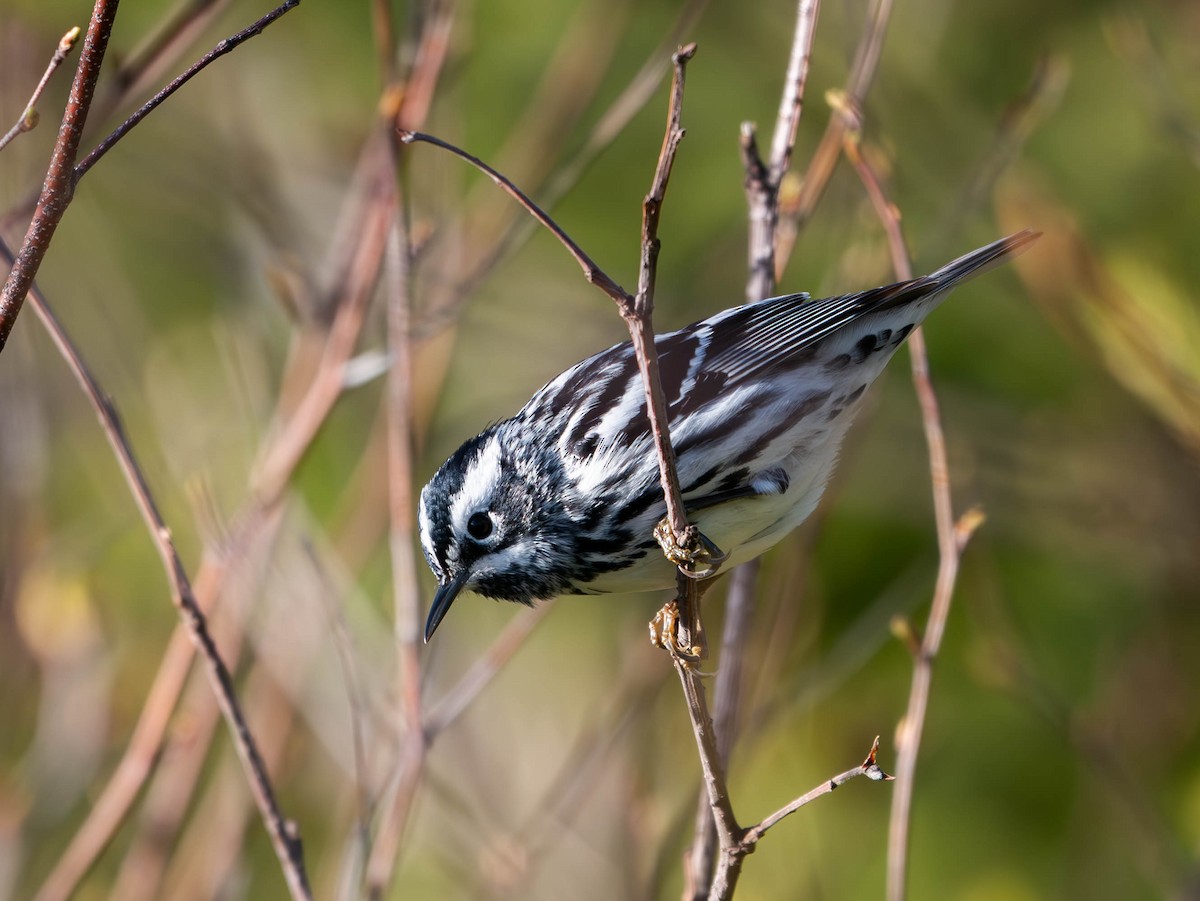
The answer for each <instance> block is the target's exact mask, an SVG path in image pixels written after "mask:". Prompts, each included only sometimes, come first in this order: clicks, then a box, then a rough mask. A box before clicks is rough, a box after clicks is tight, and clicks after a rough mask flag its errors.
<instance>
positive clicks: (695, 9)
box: [418, 0, 708, 335]
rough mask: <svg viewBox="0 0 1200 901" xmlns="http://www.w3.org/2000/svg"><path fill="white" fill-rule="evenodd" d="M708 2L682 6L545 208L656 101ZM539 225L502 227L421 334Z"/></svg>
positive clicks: (547, 194) (554, 183) (446, 316)
mask: <svg viewBox="0 0 1200 901" xmlns="http://www.w3.org/2000/svg"><path fill="white" fill-rule="evenodd" d="M707 3H708V0H688V2H687V3H686V4H685V5H684V7H683V8H682V9H680V11H679V14H678V16H677V17H676V19H675V21H674V22H673V23H672V25H671V28H670V29H669V31H668V33H667V35H666V37H664V38H663V40H662V41H661V42H660V43H659V45H658V46H657V47H655V48H654V49H653V50H652V51H651V52H650V55H649V56H648V57H647V58H646V61H645V62H644V63H643V64H642V67H641V69H639V70H638V71H637V72H636V73H635V74H634V75H633V77H632V78H631V79H630V80H629V82H628V84H627V85H626V86H625V88H624V90H622V91H621V93H620V94H618V95H617V97H616V99H614V100H613V102H612V103H611V104H610V105H609V107H608V108H607V110H605V111H604V113H602V114H601V115H600V117H599V118H598V119H597V120H596V123H595V124H594V125H593V126H592V128H591V131H589V132H588V135H587V137H586V138H585V139H584V141H583V143H582V145H581V146H580V148H579V150H578V151H576V153H575V155H574V156H572V157H571V158H570V159H569V160H568V161H567V162H566V163H565V164H563V165H562V166H560V167H559V169H558V170H557V171H556V172H555V173H554V174H552V175H551V176H550V177H549V178H548V179H547V180H546V182H545V184H544V185H543V186H542V187H541V188H539V190H538V192H537V193H538V195H539V198H540V199H539V203H540V205H541V206H542V207H543V208H544V209H550V208H553V207H554V206H556V205H557V204H558V202H559V201H560V200H562V198H563V197H565V196H566V195H567V194H568V193H569V191H570V190H571V188H572V187H574V186H575V184H577V183H578V181H579V179H580V178H582V177H583V175H584V173H585V172H586V171H587V170H588V167H590V166H591V164H592V163H593V162H595V160H596V159H597V158H598V157H599V156H600V155H601V154H602V153H603V152H604V150H605V149H606V148H607V147H608V146H609V145H610V144H612V142H613V141H614V140H616V138H617V136H618V135H619V134H621V132H622V131H623V130H624V129H625V127H626V126H627V125H628V124H629V122H630V120H632V119H633V117H634V116H635V115H636V114H637V113H638V112H639V111H641V109H642V108H643V107H644V106H645V105H646V104H647V103H649V102H650V100H651V98H652V97H653V95H654V91H655V90H656V89H657V87H658V84H659V82H660V81H661V80H662V71H663V67H664V64H663V58H664V57H665V56H666V54H667V53H668V52H670V50H669V48H672V47H678V46H679V42H680V41H681V40H682V39H683V37H684V36H685V35H686V34H687V33H688V32H689V31H690V30H691V27H692V26H693V25H694V24H695V22H696V20H697V19H698V18H699V17H700V14H701V13H702V12H703V10H704V7H705V6H706V5H707ZM573 102H576V103H577V102H579V99H578V97H573ZM530 117H532V113H530ZM501 152H502V153H504V152H505V151H501ZM460 218H462V219H464V220H465V219H470V218H473V216H471V215H468V214H462V215H461V217H460ZM485 218H486V217H485ZM489 221H490V220H489ZM537 225H538V223H537V220H535V219H531V218H529V217H528V216H522V217H521V218H520V219H519V220H518V221H517V222H515V223H509V224H507V225H505V226H504V227H503V228H501V229H499V232H500V233H499V234H498V235H497V236H496V237H495V238H493V239H491V240H490V243H487V244H485V245H484V246H483V247H482V249H480V250H479V251H477V252H475V253H474V254H473V256H472V259H471V260H470V261H469V262H468V263H466V264H465V266H463V267H462V268H463V269H465V274H461V275H460V274H459V273H458V270H457V269H456V271H455V276H454V278H453V279H448V280H446V285H447V288H446V290H445V294H446V296H445V297H443V298H439V299H437V300H435V301H434V302H432V303H431V304H430V305H429V306H428V307H427V308H426V310H425V311H424V315H423V317H422V321H421V323H420V326H419V329H418V332H419V334H421V335H428V334H430V333H433V332H436V331H438V330H440V329H442V328H445V327H446V326H447V325H448V324H449V323H451V322H453V321H454V319H455V316H456V314H457V312H458V310H459V308H460V307H461V305H462V302H463V299H464V298H465V297H467V296H469V295H470V294H471V292H472V291H473V290H474V288H475V286H477V285H478V284H479V283H480V282H481V281H483V279H485V278H486V277H487V276H488V274H489V273H490V272H491V271H492V270H493V269H495V267H496V265H497V264H498V263H499V262H500V260H502V259H503V258H504V256H505V255H506V254H510V253H512V252H513V251H514V250H515V249H517V248H518V247H520V246H521V245H522V244H523V243H524V242H525V241H526V240H527V239H528V238H529V237H530V236H531V235H532V234H534V230H535V229H536V228H537Z"/></svg>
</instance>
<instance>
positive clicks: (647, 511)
mask: <svg viewBox="0 0 1200 901" xmlns="http://www.w3.org/2000/svg"><path fill="white" fill-rule="evenodd" d="M1038 237H1040V233H1039V232H1036V231H1033V230H1030V229H1026V230H1024V231H1021V232H1018V233H1016V234H1013V235H1010V236H1009V237H1006V238H1002V239H1000V240H998V241H995V242H993V243H991V244H988V245H986V246H985V247H981V248H979V249H977V250H974V251H972V252H971V253H968V254H966V255H964V256H962V257H959V258H958V259H956V260H954V261H952V262H950V263H947V264H946V265H945V266H943V267H941V268H940V269H938V270H936V271H935V272H933V273H931V274H929V275H925V276H922V277H919V278H913V279H909V280H906V281H901V282H898V283H896V284H891V285H885V286H883V287H879V288H873V289H870V290H866V291H860V292H857V293H852V294H843V295H839V296H836V297H827V298H824V299H820V300H812V299H810V297H809V295H808V294H787V295H783V296H780V297H773V298H769V299H766V300H760V301H756V302H753V303H747V304H744V305H741V306H736V307H731V308H730V309H727V310H724V311H722V312H720V313H717V314H716V315H714V316H711V317H709V318H708V319H704V320H701V321H699V322H696V323H693V324H692V325H689V326H686V327H685V328H682V329H679V330H678V331H674V332H670V333H667V334H662V335H658V336H656V337H655V347H656V348H657V351H658V361H659V370H660V375H661V380H662V387H663V392H664V395H665V401H666V417H667V422H668V424H669V432H670V438H671V445H672V447H673V449H674V452H675V457H676V466H677V472H678V477H679V485H680V488H681V493H682V498H683V502H684V506H685V509H686V512H687V515H688V518H689V521H690V522H691V523H692V524H694V525H695V526H696V527H697V528H698V529H699V531H700V532H701V533H702V535H703V536H705V538H706V539H707V541H708V543H709V544H710V545H715V547H716V548H719V549H720V550H721V552H722V553H723V554H724V555H725V560H724V565H725V566H727V567H731V566H735V565H737V564H739V563H743V562H745V561H747V560H750V559H753V558H754V557H757V556H759V555H760V554H762V553H763V552H765V551H766V550H767V549H768V548H770V547H771V546H773V545H774V544H776V543H777V542H778V541H780V539H782V538H783V537H784V536H785V535H787V534H788V533H789V532H790V531H792V529H794V528H795V527H796V526H798V525H799V524H800V523H801V522H803V521H804V520H805V519H806V518H807V517H808V516H809V515H810V514H811V513H812V512H813V510H814V509H815V508H816V506H817V503H818V501H819V500H820V498H821V495H822V493H823V491H824V489H825V486H826V484H827V483H828V481H829V479H830V476H831V474H832V473H833V470H834V467H835V465H836V462H837V457H838V452H839V449H840V447H841V443H842V439H843V437H844V436H845V434H846V432H847V430H848V429H849V427H850V425H851V423H852V422H853V420H854V418H855V415H856V414H857V412H858V410H859V409H860V407H861V406H862V403H863V397H864V395H865V394H866V391H867V389H868V388H869V387H870V385H871V383H872V382H874V381H875V380H876V378H878V376H879V374H880V373H881V372H882V371H883V368H884V366H885V364H886V363H887V361H888V360H889V359H890V358H891V357H892V355H893V354H894V353H895V351H896V349H897V348H898V347H899V346H900V345H901V344H902V343H903V342H904V340H905V339H906V338H907V337H908V335H909V334H910V333H911V332H912V330H913V329H914V328H916V327H917V326H918V325H919V324H920V323H921V322H922V320H924V319H925V317H926V316H927V315H928V314H929V313H930V312H931V311H932V310H933V309H934V308H935V307H936V306H938V304H939V303H940V302H941V301H942V300H943V299H945V297H946V295H947V294H948V293H949V291H950V290H951V289H952V288H954V287H955V286H957V285H959V284H961V283H962V282H964V281H966V280H967V279H969V278H971V277H973V276H976V275H979V274H980V273H982V272H984V271H986V270H988V269H991V268H993V267H994V266H997V265H999V264H1001V263H1003V262H1005V261H1007V260H1009V259H1011V258H1012V257H1013V256H1015V255H1016V254H1018V253H1020V252H1022V251H1024V250H1025V249H1027V248H1028V247H1029V245H1031V244H1032V243H1033V242H1034V241H1036V240H1037V238H1038ZM665 514H666V506H665V500H664V497H663V491H662V487H661V483H660V478H659V469H658V457H657V454H656V451H655V446H654V440H653V436H652V434H651V430H650V423H649V418H648V416H647V414H646V402H645V389H644V386H643V381H642V376H641V374H640V371H639V369H638V364H637V360H636V358H635V356H634V351H633V348H632V345H631V343H630V342H628V341H627V342H624V343H622V344H616V345H614V346H612V347H609V348H608V349H607V350H602V351H600V352H599V353H597V354H595V355H593V356H591V357H588V358H587V359H586V360H583V361H582V362H580V363H577V364H575V365H574V366H572V367H571V368H569V369H567V370H566V371H565V372H563V373H561V374H560V375H558V376H557V377H556V378H554V379H552V380H551V381H550V382H548V383H547V384H546V385H545V386H544V387H542V388H541V389H539V390H538V391H537V392H536V393H535V394H534V395H533V397H532V398H530V400H529V402H528V403H526V404H525V406H524V407H522V408H521V410H520V411H519V412H517V413H516V415H514V416H512V417H511V418H509V419H504V420H501V421H499V422H496V423H494V424H492V425H490V426H488V427H487V428H485V429H484V430H483V431H482V432H480V433H479V434H477V435H476V436H475V437H473V438H470V439H469V440H467V441H466V442H465V443H463V445H462V446H461V447H460V448H459V449H458V450H456V451H455V452H454V453H453V454H451V455H450V457H449V458H448V459H447V460H446V461H445V462H444V463H443V464H442V465H441V467H439V468H438V470H437V471H436V472H435V473H434V475H433V477H432V478H431V479H430V480H429V482H428V484H426V485H425V487H424V488H423V489H422V491H421V496H420V501H419V507H418V511H417V519H418V530H419V533H420V540H421V548H422V550H423V552H424V555H425V558H426V560H427V561H428V563H429V566H430V568H431V569H432V570H433V573H434V575H435V576H436V578H437V582H438V587H437V590H436V592H435V594H434V597H433V601H432V603H431V606H430V610H429V615H428V619H427V621H426V624H425V641H426V642H428V641H429V640H430V638H431V637H432V636H433V634H434V631H435V630H436V629H437V628H438V625H439V624H440V623H441V622H442V620H443V618H444V617H445V616H446V614H447V612H448V611H449V610H450V607H451V605H452V604H453V603H454V600H455V599H456V598H457V597H458V596H459V595H460V594H461V593H462V592H464V591H471V592H475V593H477V594H481V595H484V596H486V597H489V598H493V599H497V600H506V601H515V602H518V603H521V604H526V605H532V604H533V603H534V602H535V601H539V600H548V599H551V598H554V597H557V596H559V595H564V594H577V595H595V594H609V593H617V592H633V591H646V590H651V589H659V588H668V587H671V586H673V585H674V584H675V573H676V567H675V565H674V564H673V563H672V562H671V561H669V560H668V559H667V558H666V557H665V556H664V554H663V552H662V551H661V550H660V549H659V544H658V542H657V541H656V539H655V537H654V532H655V524H656V523H659V522H661V521H662V520H663V518H664V516H665Z"/></svg>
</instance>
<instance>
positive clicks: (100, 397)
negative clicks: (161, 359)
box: [0, 46, 311, 898]
mask: <svg viewBox="0 0 1200 901" xmlns="http://www.w3.org/2000/svg"><path fill="white" fill-rule="evenodd" d="M85 50H86V46H85ZM0 253H3V255H4V257H5V258H6V259H7V260H9V261H10V262H12V261H13V255H12V252H11V251H10V250H9V248H8V246H7V245H6V244H4V242H3V240H0ZM29 297H30V300H31V302H32V303H33V305H34V308H35V310H36V312H37V314H38V316H39V318H40V319H41V320H42V322H43V324H44V325H45V326H46V329H47V330H48V331H49V332H50V337H51V338H52V339H53V341H54V343H55V345H56V346H57V347H58V350H59V352H60V353H61V354H62V356H63V358H64V359H65V360H66V361H67V364H68V366H69V367H70V368H71V372H72V374H73V375H74V376H75V378H76V380H77V381H78V382H79V383H80V385H81V386H82V387H83V389H84V392H85V393H86V394H87V395H88V398H89V400H90V401H91V402H92V405H93V407H95V409H96V414H97V416H99V418H100V423H101V426H102V427H103V429H104V434H105V436H106V437H107V438H108V441H109V443H110V444H111V445H112V448H113V451H114V452H115V453H116V456H117V461H118V463H119V464H120V466H121V471H122V474H123V475H124V476H125V480H126V482H127V483H128V484H129V487H130V490H131V492H132V493H133V496H134V500H135V501H136V503H137V506H138V509H139V511H140V512H141V514H142V518H143V519H144V520H145V522H146V526H147V528H148V529H149V530H150V534H151V536H152V538H153V539H154V543H155V547H156V548H157V550H158V553H159V557H160V558H161V559H162V563H163V568H164V570H165V571H166V575H167V580H168V582H169V583H170V586H171V597H172V600H173V601H174V602H175V606H176V608H177V609H178V610H179V614H180V617H181V618H182V620H183V622H184V624H185V625H186V626H187V627H188V632H189V635H190V637H191V639H192V642H193V644H195V646H196V648H197V649H198V650H199V651H200V652H201V654H202V656H203V657H204V659H205V662H206V663H207V673H208V677H209V680H210V682H211V683H212V687H213V691H214V693H215V695H216V698H217V703H218V705H219V706H220V707H221V713H222V714H223V715H224V717H225V720H226V722H227V723H228V724H229V729H230V732H231V733H232V735H233V740H234V745H235V747H236V748H237V751H238V755H239V756H240V757H241V759H242V764H243V766H244V767H245V768H246V774H247V779H248V781H249V783H250V789H251V792H252V793H253V795H254V799H255V802H256V803H257V804H258V807H259V811H260V813H261V815H262V818H263V822H264V824H265V825H266V827H267V832H268V834H269V835H270V837H271V843H272V844H273V845H274V847H275V854H276V856H277V857H278V858H279V863H280V866H281V867H282V869H283V873H284V876H285V878H286V879H287V883H288V888H289V890H290V891H291V893H292V896H293V897H294V898H309V897H311V893H310V891H309V888H308V877H307V875H306V874H305V871H304V857H303V852H302V851H301V847H300V838H299V836H298V834H297V832H296V827H295V824H293V823H291V822H290V821H287V820H285V819H284V817H283V814H282V813H281V812H280V810H279V805H278V803H277V802H276V800H275V792H274V789H273V788H272V786H271V780H270V777H269V775H268V774H267V771H266V766H265V764H264V763H263V760H262V757H261V755H260V754H259V752H258V747H257V745H256V744H255V741H254V737H253V735H252V734H251V732H250V728H249V726H248V725H247V723H246V719H245V716H244V715H243V713H242V709H241V707H240V705H239V704H238V700H237V693H236V691H235V689H234V686H233V678H232V676H230V674H229V670H228V669H227V668H226V666H225V664H224V662H223V661H222V659H221V655H220V652H219V651H218V649H217V647H216V644H215V643H214V642H213V640H212V636H211V634H210V633H209V630H208V621H207V618H206V617H205V615H204V612H203V610H202V609H201V607H200V605H199V603H198V602H197V600H196V596H195V594H194V593H193V591H192V585H191V582H190V581H189V580H188V576H187V571H186V569H185V568H184V565H183V561H182V560H181V559H180V557H179V553H178V551H177V550H176V549H175V543H174V541H173V539H172V538H171V530H170V529H169V528H168V527H167V525H166V523H165V522H164V521H163V519H162V515H161V514H160V513H159V511H158V505H157V504H156V503H155V501H154V497H153V495H152V494H151V492H150V487H149V485H148V484H147V482H146V479H145V476H144V475H143V474H142V470H141V467H140V466H139V465H138V463H137V460H136V458H135V457H134V455H133V450H132V448H131V447H130V446H129V443H128V441H127V439H126V437H125V433H124V430H123V429H122V426H121V422H120V418H119V416H118V414H117V410H116V407H115V406H114V404H113V402H112V401H111V400H110V399H109V398H108V397H107V396H106V395H105V394H104V392H103V391H101V389H100V386H99V384H98V383H97V382H96V380H95V378H94V377H93V376H92V374H91V372H90V371H89V370H88V369H87V367H86V365H85V364H84V362H83V359H82V357H81V356H80V354H79V351H78V350H77V349H76V347H75V346H74V344H73V343H72V342H71V340H70V338H69V337H68V336H67V334H66V331H65V330H64V329H63V327H62V324H61V323H60V322H59V321H58V319H57V318H56V317H55V316H54V314H53V312H51V310H50V308H49V306H47V305H46V303H45V301H44V299H43V298H42V296H41V294H40V292H38V291H37V289H36V287H33V286H31V289H30V291H29Z"/></svg>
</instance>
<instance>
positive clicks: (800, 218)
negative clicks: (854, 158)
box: [775, 0, 893, 277]
mask: <svg viewBox="0 0 1200 901" xmlns="http://www.w3.org/2000/svg"><path fill="white" fill-rule="evenodd" d="M892 2H893V0H874V3H873V5H872V7H871V11H870V12H869V13H868V14H867V22H866V24H865V25H864V26H863V32H862V36H861V37H860V38H859V42H858V49H857V50H856V51H855V53H854V62H853V63H852V64H851V66H850V73H849V74H848V75H847V76H846V86H845V88H844V89H843V90H842V91H840V92H835V93H834V96H838V95H840V96H843V97H845V98H846V101H845V102H846V103H847V104H848V105H850V106H852V107H854V108H855V109H857V108H859V107H861V106H862V105H863V102H864V101H865V100H866V96H867V91H868V90H869V89H870V87H871V82H872V81H873V80H874V79H875V70H876V69H877V68H878V66H879V56H880V54H881V53H882V52H883V39H884V37H885V36H886V35H887V26H888V20H889V19H890V18H891V15H892ZM846 127H847V123H846V121H845V120H844V119H843V118H842V117H841V116H839V115H837V111H836V110H835V111H834V114H833V115H831V116H830V117H829V122H828V124H827V125H826V127H825V133H824V134H823V135H821V141H820V143H818V144H817V149H816V150H815V151H814V152H813V155H812V159H811V160H809V163H808V168H807V169H806V170H805V171H804V175H803V176H802V177H801V179H800V185H799V189H798V190H797V192H796V194H795V196H794V197H792V198H790V199H789V201H788V203H787V204H786V205H785V207H784V209H783V210H782V211H781V212H782V216H783V218H782V220H781V223H780V229H779V237H778V239H777V243H776V247H775V254H776V261H775V271H776V275H777V277H778V276H779V275H782V273H783V270H784V269H785V268H786V266H787V263H788V260H789V259H790V257H791V254H792V248H793V247H794V246H795V243H796V236H797V235H798V234H799V233H800V229H802V228H803V227H804V225H805V223H806V222H807V221H808V219H809V217H810V216H812V214H813V210H815V209H816V206H817V203H818V202H819V201H820V199H821V195H822V194H824V193H825V188H826V186H827V185H828V184H829V179H830V177H831V176H832V175H833V170H834V168H835V167H836V166H837V162H838V159H839V158H840V157H841V154H842V143H843V138H844V137H845V134H846Z"/></svg>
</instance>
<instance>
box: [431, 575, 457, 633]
mask: <svg viewBox="0 0 1200 901" xmlns="http://www.w3.org/2000/svg"><path fill="white" fill-rule="evenodd" d="M466 583H467V579H466V576H460V577H459V578H457V579H451V580H450V581H449V582H447V583H446V584H445V585H439V586H438V590H437V592H436V593H435V594H434V596H433V603H432V604H431V605H430V607H429V619H427V620H425V643H426V644H429V639H431V638H432V637H433V633H434V632H436V631H437V627H438V625H439V624H440V623H441V621H442V620H443V619H444V618H445V616H446V614H447V613H449V612H450V605H451V604H453V603H454V599H455V598H456V597H458V593H459V592H460V591H462V589H463V586H464V585H465V584H466Z"/></svg>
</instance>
